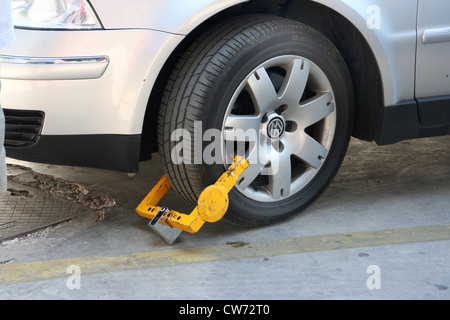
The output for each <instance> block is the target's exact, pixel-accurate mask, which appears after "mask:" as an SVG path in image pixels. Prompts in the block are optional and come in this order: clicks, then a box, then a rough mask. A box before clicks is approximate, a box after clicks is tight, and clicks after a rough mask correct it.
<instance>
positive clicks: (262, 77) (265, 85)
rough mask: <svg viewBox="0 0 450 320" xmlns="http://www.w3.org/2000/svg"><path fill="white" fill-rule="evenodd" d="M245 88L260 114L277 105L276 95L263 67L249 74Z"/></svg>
mask: <svg viewBox="0 0 450 320" xmlns="http://www.w3.org/2000/svg"><path fill="white" fill-rule="evenodd" d="M246 89H247V91H248V92H249V93H250V96H251V97H252V100H253V103H254V105H255V108H256V109H257V111H258V112H259V114H260V115H263V114H265V113H266V112H268V111H270V109H271V108H274V107H278V105H277V101H278V100H279V99H278V95H277V92H276V91H275V87H274V86H273V83H272V80H270V77H269V75H268V74H267V71H266V69H265V68H263V67H261V68H259V69H258V70H256V71H255V73H254V74H252V75H251V76H250V78H249V79H248V80H247V85H246Z"/></svg>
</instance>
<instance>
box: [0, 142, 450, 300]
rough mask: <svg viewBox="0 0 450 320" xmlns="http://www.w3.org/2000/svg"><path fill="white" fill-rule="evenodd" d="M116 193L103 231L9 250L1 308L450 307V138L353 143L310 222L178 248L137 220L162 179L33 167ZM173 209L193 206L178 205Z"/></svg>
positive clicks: (1, 271)
mask: <svg viewBox="0 0 450 320" xmlns="http://www.w3.org/2000/svg"><path fill="white" fill-rule="evenodd" d="M9 162H10V163H17V164H21V165H26V166H29V167H32V168H33V169H34V170H36V171H38V172H41V173H46V174H51V175H53V176H55V177H59V178H62V179H65V180H68V181H74V182H77V183H80V184H83V185H86V186H93V187H98V188H101V189H103V190H105V191H107V192H110V193H111V194H112V195H113V196H114V198H115V200H116V202H117V204H116V206H115V207H114V208H113V210H112V211H110V212H108V213H107V214H106V216H105V218H104V219H103V220H102V221H100V222H97V221H96V219H97V217H98V215H97V213H95V212H93V211H87V212H85V213H83V214H81V215H79V216H77V217H76V218H74V219H72V220H71V221H70V222H65V223H62V224H58V225H57V226H54V227H49V228H46V229H44V230H41V231H39V232H36V233H33V234H30V235H28V236H27V237H21V238H17V239H12V240H9V241H5V242H3V243H1V244H0V299H199V300H208V299H219V300H222V299H257V300H259V299H261V300H265V299H275V300H293V299H433V300H434V299H439V300H447V299H449V298H450V289H449V287H450V267H449V266H450V250H449V245H450V136H446V137H439V138H431V139H420V140H416V141H405V142H401V143H398V144H395V145H391V146H383V147H380V146H376V145H375V144H373V143H366V142H361V141H358V140H352V142H351V145H350V148H349V151H348V153H347V156H346V158H345V161H344V163H343V165H342V168H341V170H340V171H339V173H338V175H337V176H336V178H335V179H334V181H333V182H332V183H331V185H330V186H329V188H328V189H327V190H326V192H325V193H324V194H323V195H322V196H321V197H320V198H319V199H318V200H317V201H316V202H315V203H314V204H313V205H312V206H311V207H310V208H309V209H308V210H306V211H304V212H302V213H301V214H299V215H297V216H295V217H293V218H291V219H289V220H288V221H284V222H282V223H279V224H276V225H273V226H269V227H264V228H257V229H244V228H238V227H235V226H231V225H228V224H226V223H224V222H218V223H215V224H207V225H205V226H204V227H203V228H202V229H201V230H200V232H199V233H198V234H195V235H191V234H187V233H183V234H181V236H180V238H179V239H178V240H177V242H176V243H175V245H173V246H167V245H166V244H165V243H164V242H163V241H162V240H161V239H160V238H159V237H158V236H157V235H156V234H154V233H153V232H152V230H150V229H149V227H148V226H147V224H148V220H146V219H144V218H142V217H140V216H139V215H137V214H136V213H135V211H134V209H135V207H136V206H137V205H138V204H139V203H140V201H141V200H142V199H143V198H144V197H145V195H146V194H147V193H148V191H149V190H150V189H151V187H152V186H153V185H154V184H155V183H156V182H157V180H158V179H159V178H160V176H161V167H160V164H159V161H158V159H154V160H151V161H148V162H145V163H143V164H142V166H141V170H140V172H139V173H138V174H137V175H136V176H134V177H128V176H127V175H124V174H121V173H117V172H109V171H103V170H93V169H86V168H75V167H63V166H54V165H42V164H31V163H24V162H20V161H15V160H12V159H9ZM163 202H164V203H166V204H169V205H170V207H171V208H174V209H175V210H178V211H181V212H183V211H186V210H184V209H185V208H186V206H185V205H184V203H183V201H182V200H181V199H180V198H179V197H178V196H177V195H176V194H174V193H170V194H169V195H167V196H166V197H165V198H164V200H163Z"/></svg>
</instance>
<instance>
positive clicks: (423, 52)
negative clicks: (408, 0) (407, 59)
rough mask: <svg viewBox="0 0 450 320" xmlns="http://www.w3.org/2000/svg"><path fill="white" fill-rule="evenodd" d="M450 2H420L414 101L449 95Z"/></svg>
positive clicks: (425, 0)
mask: <svg viewBox="0 0 450 320" xmlns="http://www.w3.org/2000/svg"><path fill="white" fill-rule="evenodd" d="M449 13H450V1H448V0H421V1H420V3H419V19H418V32H417V70H416V88H415V89H416V97H417V98H422V97H430V96H441V95H448V94H449V93H450V63H449V53H450V19H449Z"/></svg>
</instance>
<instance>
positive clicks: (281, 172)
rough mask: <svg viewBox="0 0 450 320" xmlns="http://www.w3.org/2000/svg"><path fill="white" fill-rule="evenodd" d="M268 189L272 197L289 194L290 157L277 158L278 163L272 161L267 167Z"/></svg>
mask: <svg viewBox="0 0 450 320" xmlns="http://www.w3.org/2000/svg"><path fill="white" fill-rule="evenodd" d="M269 172H270V174H269V185H268V187H267V188H268V190H269V192H270V194H271V195H272V198H273V199H279V198H281V197H286V196H287V195H289V193H290V190H291V180H292V176H291V174H292V173H291V159H290V156H283V157H280V158H279V163H274V162H272V164H271V167H270V169H269Z"/></svg>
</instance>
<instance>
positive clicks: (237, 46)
mask: <svg viewBox="0 0 450 320" xmlns="http://www.w3.org/2000/svg"><path fill="white" fill-rule="evenodd" d="M12 2H13V17H14V22H15V26H16V38H17V40H16V42H15V43H14V44H13V45H11V46H9V47H8V48H6V49H3V50H2V51H1V52H0V67H1V77H2V92H1V97H0V101H2V105H3V107H4V112H5V116H6V142H5V144H6V147H7V154H8V156H9V157H13V158H17V159H22V160H27V161H35V162H44V163H54V164H67V165H77V166H89V167H98V168H105V169H111V170H118V171H123V172H128V173H131V172H137V170H138V167H139V162H140V161H143V160H146V159H149V158H150V157H151V156H152V154H154V153H159V157H160V158H161V161H162V164H163V166H164V168H165V171H166V174H167V175H168V177H169V179H170V182H171V184H172V185H173V186H174V188H175V189H176V190H177V191H178V193H179V194H180V195H181V196H182V197H183V198H184V199H186V201H188V202H190V203H192V204H196V201H197V197H198V196H199V194H200V193H201V191H202V190H203V189H204V188H205V187H206V186H208V185H210V184H212V183H214V182H215V181H216V179H217V178H218V177H219V176H220V175H221V174H222V173H223V172H224V171H225V170H226V168H227V166H228V165H229V164H230V159H233V157H234V156H235V155H236V154H239V155H243V156H245V157H247V158H248V160H249V162H250V166H249V167H248V169H246V170H245V171H244V173H243V175H242V177H241V178H240V179H239V181H238V183H237V184H236V186H235V188H234V189H233V190H232V191H231V193H230V207H229V210H228V213H227V214H226V216H225V218H226V219H227V220H228V221H230V222H232V223H236V224H240V225H244V226H260V225H265V224H269V223H273V222H276V221H279V220H280V219H284V218H287V217H289V216H291V215H293V214H295V213H298V212H300V211H301V210H302V209H304V208H306V207H307V206H308V205H309V204H311V202H312V201H313V200H314V199H316V198H317V197H318V195H319V194H320V193H321V192H322V191H323V190H324V189H325V187H326V186H327V185H328V183H329V182H330V180H331V179H332V178H333V176H334V175H335V174H336V172H337V170H338V168H339V166H340V164H341V162H342V160H343V157H344V155H345V153H346V149H347V145H348V143H349V139H350V137H351V136H353V137H356V138H358V139H362V140H366V141H376V142H377V143H378V144H380V145H383V144H391V143H395V142H398V141H401V140H404V139H414V138H420V137H429V136H438V135H446V134H449V133H450V130H449V127H450V126H449V125H450V77H449V75H450V58H449V57H450V18H449V17H450V15H449V14H450V1H448V0H375V1H374V0H370V1H369V0H192V1H186V0H165V1H163V0H160V1H148V0H132V1H131V0H130V1H126V0H121V1H119V0H90V1H87V0H13V1H12Z"/></svg>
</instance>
